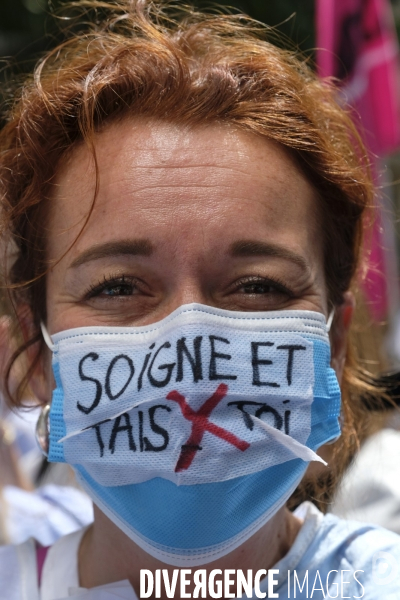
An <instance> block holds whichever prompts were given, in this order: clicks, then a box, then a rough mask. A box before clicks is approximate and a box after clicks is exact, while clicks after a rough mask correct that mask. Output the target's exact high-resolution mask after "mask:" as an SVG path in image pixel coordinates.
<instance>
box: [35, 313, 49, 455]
mask: <svg viewBox="0 0 400 600" xmlns="http://www.w3.org/2000/svg"><path fill="white" fill-rule="evenodd" d="M40 329H41V332H42V336H43V339H44V342H45V344H46V346H47V347H48V348H49V349H50V350H51V351H52V352H53V350H54V344H53V342H52V341H51V337H50V334H49V332H48V331H47V329H46V326H45V324H44V323H43V322H42V321H40ZM49 417H50V404H46V405H45V406H43V408H42V410H41V411H40V415H39V418H38V421H37V423H36V430H35V437H36V442H37V444H38V446H39V448H40V450H41V451H42V453H43V454H44V456H46V457H47V456H48V453H49V440H50V423H49Z"/></svg>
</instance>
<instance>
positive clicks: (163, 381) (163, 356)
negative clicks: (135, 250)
mask: <svg viewBox="0 0 400 600" xmlns="http://www.w3.org/2000/svg"><path fill="white" fill-rule="evenodd" d="M203 341H205V343H203ZM205 344H207V346H208V347H207V348H206V349H204V346H205ZM229 344H230V341H229V340H228V339H227V338H223V337H219V336H216V335H208V336H205V337H204V338H203V336H201V335H199V336H197V337H195V338H194V339H193V348H192V349H189V347H188V345H187V343H186V338H185V337H182V338H180V339H178V340H177V341H176V344H174V347H172V345H171V343H170V342H169V341H166V342H164V343H163V344H161V345H160V346H159V347H158V348H156V347H155V344H151V346H150V347H149V350H150V352H148V353H147V354H146V355H145V356H144V358H143V359H142V360H141V361H140V363H139V364H137V365H135V362H134V360H133V358H132V357H131V356H129V355H128V354H118V355H116V356H114V357H113V358H112V359H111V360H110V362H109V364H108V367H107V369H106V372H105V377H104V381H100V380H99V379H98V378H97V377H94V376H93V374H91V372H90V365H91V364H93V363H94V362H96V361H97V360H98V359H99V358H100V357H99V354H98V353H97V352H89V353H88V354H85V356H83V357H82V358H81V359H80V361H79V366H78V374H79V378H80V379H81V381H88V382H91V383H92V384H94V385H95V388H94V392H95V394H94V398H93V400H92V402H91V403H90V404H82V403H81V402H80V401H78V402H77V408H78V410H79V411H81V412H83V413H85V414H90V413H91V412H92V411H93V410H94V409H95V408H96V407H97V406H98V405H99V403H100V400H101V398H102V396H103V394H105V395H106V396H107V398H108V399H109V400H110V401H114V400H117V399H118V398H119V397H120V396H122V394H123V393H124V392H125V391H126V390H127V389H128V386H134V388H136V391H137V392H140V390H141V389H142V387H143V385H144V380H146V381H147V382H148V383H149V384H150V386H152V387H155V388H163V387H165V386H167V385H168V384H169V383H170V382H171V381H172V379H173V377H174V374H175V378H174V381H175V382H180V381H183V380H184V378H185V377H192V378H193V382H194V383H198V382H199V381H202V380H203V379H204V378H205V377H207V378H208V379H209V380H210V381H230V380H236V379H237V378H238V375H237V373H234V372H233V369H232V367H231V369H229V366H230V364H229V361H231V359H232V355H231V354H228V346H229ZM268 349H269V352H268V357H267V356H266V355H265V352H266V351H268ZM223 350H224V351H223ZM303 350H306V347H305V346H302V345H299V344H281V345H279V346H276V345H275V344H274V342H270V341H262V342H261V341H253V342H250V352H249V357H250V365H249V366H250V373H251V384H252V385H253V386H259V387H262V386H265V387H270V388H279V387H281V385H282V384H283V383H284V384H286V385H288V386H290V385H292V378H293V364H294V356H295V353H296V352H301V351H303ZM271 351H275V352H279V353H285V354H284V356H286V376H285V379H286V381H285V382H279V381H274V380H273V379H271V378H270V377H271V375H270V374H269V373H270V371H269V370H268V367H270V366H272V365H273V364H274V361H273V360H272V358H271ZM263 352H264V354H263ZM205 355H207V359H208V360H207V361H206V360H205V359H204V356H205ZM171 359H172V360H171ZM166 361H168V362H166ZM122 365H124V370H125V371H126V376H125V377H126V379H125V381H123V382H119V384H118V389H112V376H113V373H114V372H115V370H118V369H119V370H120V369H121V367H122ZM135 375H137V379H136V380H135ZM134 388H133V389H134Z"/></svg>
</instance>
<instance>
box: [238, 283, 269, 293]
mask: <svg viewBox="0 0 400 600" xmlns="http://www.w3.org/2000/svg"><path fill="white" fill-rule="evenodd" d="M242 289H243V292H244V293H245V294H271V293H274V292H276V291H277V289H276V287H275V288H274V286H273V285H271V284H267V283H250V284H247V285H244V286H242Z"/></svg>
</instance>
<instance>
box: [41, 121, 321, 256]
mask: <svg viewBox="0 0 400 600" xmlns="http://www.w3.org/2000/svg"><path fill="white" fill-rule="evenodd" d="M266 147H268V148H273V152H271V151H269V153H268V165H266V158H265V150H266ZM95 148H96V158H97V161H98V173H99V181H98V183H99V194H98V197H97V199H96V203H95V205H94V210H93V214H92V215H91V217H90V219H89V223H91V222H93V219H104V217H105V215H106V213H107V212H108V210H110V205H111V203H112V204H113V206H118V209H119V210H120V211H121V218H125V216H126V217H129V216H130V215H131V212H132V207H133V205H134V204H135V205H139V204H141V205H143V203H144V202H147V210H149V211H151V210H154V211H156V212H159V213H166V212H168V209H170V210H172V211H174V213H175V215H176V218H182V219H183V218H184V217H185V214H188V211H189V212H191V211H194V212H196V211H197V212H198V211H202V212H203V213H204V216H206V214H207V213H209V214H210V218H213V215H214V214H215V215H217V206H216V200H215V192H216V191H218V188H220V191H219V193H220V194H222V195H223V194H225V195H227V196H229V195H230V196H231V204H233V205H234V206H235V208H236V209H237V215H236V218H238V219H240V217H241V214H240V213H241V211H243V210H245V211H248V210H249V209H251V207H252V205H253V204H254V206H255V205H256V204H257V203H260V202H261V203H262V202H263V197H262V195H260V185H261V186H265V188H266V189H267V190H269V194H270V195H271V194H272V195H273V194H276V197H277V199H278V200H279V202H278V203H276V205H275V206H274V205H273V203H271V202H270V203H269V205H268V211H269V212H268V218H270V219H274V218H277V219H278V218H280V219H281V220H282V218H289V219H290V217H291V215H290V213H293V215H294V214H295V213H296V212H298V210H299V208H300V207H299V206H298V197H305V196H307V197H309V198H311V200H310V202H312V204H313V206H312V210H310V209H309V207H308V208H307V207H306V208H307V211H308V215H307V219H308V221H309V226H310V231H309V234H311V235H312V236H313V237H315V240H314V242H317V243H319V245H320V244H321V240H320V239H319V236H320V233H319V232H320V228H319V227H318V220H319V219H318V212H319V210H318V206H317V199H316V196H317V195H316V192H315V190H314V188H313V187H312V186H311V184H310V183H309V182H308V181H307V179H306V178H305V176H304V174H303V173H302V172H301V170H300V167H299V166H298V165H297V164H296V162H295V161H294V160H293V158H292V157H291V155H290V153H289V152H288V151H287V150H286V149H285V148H283V147H281V146H279V145H278V144H276V143H274V142H271V141H270V140H268V139H266V138H263V137H261V136H258V135H255V134H253V133H249V132H246V131H243V130H240V129H238V128H236V127H233V126H230V125H225V124H216V123H214V124H210V125H204V126H196V127H195V128H189V127H187V126H181V125H176V124H171V123H165V122H156V121H145V120H134V119H132V120H130V119H125V120H123V121H121V122H118V123H113V124H112V125H110V126H109V127H108V128H106V129H105V130H103V131H102V132H101V133H98V134H97V136H96V139H95ZM282 165H284V168H282ZM266 167H268V168H266ZM236 182H238V185H236ZM234 184H235V185H234ZM239 188H240V189H239ZM243 189H245V193H244V192H243ZM208 191H210V193H211V195H210V194H208ZM94 193H95V168H94V162H93V158H92V156H91V154H90V150H89V149H88V148H87V147H86V146H84V145H83V144H81V145H79V146H78V147H76V148H74V149H73V151H72V152H71V153H70V156H69V157H68V159H67V160H66V161H65V162H64V163H63V165H62V166H61V169H60V170H59V173H58V176H57V178H56V182H55V186H54V202H52V203H51V204H52V205H53V207H51V209H50V211H51V218H52V223H53V227H52V229H51V231H54V229H58V232H59V234H60V235H61V236H63V237H68V236H67V235H63V233H67V232H68V231H69V230H76V233H78V232H79V230H80V229H81V227H82V225H83V223H84V222H85V219H86V217H87V215H88V211H89V210H90V207H91V204H92V201H93V198H94ZM193 195H194V196H195V197H196V198H197V204H198V206H194V203H193ZM217 195H218V194H217ZM186 196H187V197H188V201H187V202H186V204H185V197H186ZM124 198H126V199H127V200H126V201H124ZM128 198H129V202H128ZM176 198H178V199H179V201H180V202H181V206H178V205H179V202H176ZM124 202H125V205H124ZM282 203H286V204H288V209H287V210H286V213H285V214H283V213H282V210H281V208H282V206H280V204H282ZM266 205H267V203H266ZM180 208H182V210H180ZM224 209H226V208H224ZM124 213H125V216H124V217H122V215H123V214H124ZM279 213H282V214H281V215H280V217H279ZM274 215H276V217H275V216H274ZM106 218H107V217H106ZM215 218H217V216H215ZM59 241H60V240H59ZM51 254H53V252H51Z"/></svg>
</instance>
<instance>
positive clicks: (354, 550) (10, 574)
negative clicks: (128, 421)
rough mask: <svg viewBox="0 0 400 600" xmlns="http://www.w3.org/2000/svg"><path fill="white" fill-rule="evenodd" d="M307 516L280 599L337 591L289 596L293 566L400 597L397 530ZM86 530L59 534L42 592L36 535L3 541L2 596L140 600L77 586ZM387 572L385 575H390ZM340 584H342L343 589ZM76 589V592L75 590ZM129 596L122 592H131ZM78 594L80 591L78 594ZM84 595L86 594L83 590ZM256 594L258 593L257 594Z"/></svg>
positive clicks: (368, 595) (305, 509) (316, 597)
mask: <svg viewBox="0 0 400 600" xmlns="http://www.w3.org/2000/svg"><path fill="white" fill-rule="evenodd" d="M295 514H296V516H298V517H300V518H304V524H303V526H302V527H301V529H300V532H299V534H298V536H297V538H296V540H295V542H294V544H293V546H292V547H291V549H290V550H289V552H288V554H287V555H286V556H284V557H283V559H282V560H280V561H279V562H278V563H277V564H276V565H275V566H274V567H272V568H274V569H279V575H278V576H275V578H278V581H279V584H278V587H277V588H275V590H274V591H276V592H277V593H279V598H280V600H284V599H285V598H293V597H296V598H297V599H298V600H304V599H305V598H313V600H322V599H323V598H329V597H332V598H334V597H337V598H340V595H338V596H336V595H335V594H336V593H337V588H336V587H335V586H336V585H337V581H339V580H338V579H337V578H336V579H335V577H333V578H331V580H330V583H331V584H332V585H331V587H330V588H329V592H330V596H328V595H325V593H323V592H318V591H317V592H316V593H314V594H313V595H310V592H311V588H309V589H308V591H307V589H306V588H304V589H303V592H299V591H298V590H297V594H296V596H294V594H293V592H292V594H291V595H290V596H289V595H288V570H289V571H291V572H292V573H293V571H294V570H296V571H297V573H298V575H299V578H300V579H301V580H302V579H303V575H304V573H305V571H306V570H307V571H308V572H309V576H310V577H309V579H310V581H311V582H312V581H313V580H314V575H315V573H316V572H317V571H318V570H319V572H320V573H321V576H322V579H323V580H325V579H326V575H327V573H328V572H329V571H330V570H332V569H333V570H336V571H337V574H338V577H340V573H341V571H342V570H347V571H348V572H350V573H351V571H355V570H361V571H363V573H362V574H360V573H359V575H358V577H359V579H360V581H361V582H362V584H363V586H364V595H362V596H361V593H362V589H361V587H360V586H359V585H358V584H355V583H354V581H353V582H352V584H351V586H352V587H350V586H349V585H347V586H346V587H345V595H344V596H342V597H351V598H353V597H362V598H363V600H399V598H400V593H399V590H400V537H399V536H397V535H396V534H394V533H392V532H390V531H386V530H384V529H381V528H379V527H374V526H370V525H366V524H360V523H355V522H348V521H343V520H341V519H339V518H338V517H336V516H334V515H326V516H324V515H322V513H320V512H319V511H318V510H317V509H316V508H315V506H313V505H312V504H310V503H309V502H305V503H304V504H302V505H301V506H300V507H299V508H298V509H297V510H296V512H295ZM82 534H83V531H80V532H75V533H72V534H70V535H68V536H66V537H64V538H62V539H60V540H59V541H58V542H56V544H55V545H54V546H53V547H52V548H51V550H50V551H49V553H48V555H47V557H46V561H45V565H44V569H43V578H42V593H41V596H39V592H38V591H37V583H36V577H37V565H36V554H35V547H34V544H33V541H32V540H28V542H25V544H22V545H20V546H4V547H2V548H0V600H69V598H76V600H120V599H121V600H122V599H124V600H137V596H136V595H135V593H134V592H133V590H132V588H131V590H129V587H128V586H127V584H126V582H119V583H117V584H110V585H108V586H101V587H98V588H93V589H91V590H88V591H87V592H86V594H85V592H84V591H83V590H82V591H81V590H79V588H78V590H79V591H78V590H77V587H78V566H77V554H78V548H79V544H80V540H81V538H82ZM379 553H386V554H389V553H390V555H391V556H392V557H393V560H394V563H395V564H397V565H399V570H398V574H396V578H395V579H392V581H391V582H390V583H389V584H388V585H385V584H383V583H382V581H379V573H378V574H376V573H375V574H374V568H373V567H374V559H375V556H376V555H377V554H379ZM385 575H386V574H385ZM260 588H261V591H263V592H266V591H267V578H265V579H264V580H263V581H262V582H261V585H260ZM339 589H340V588H339ZM70 590H71V594H72V596H71V595H69V594H70ZM129 593H130V595H123V594H129ZM74 594H75V595H74ZM82 594H83V595H82ZM253 597H254V598H255V597H256V596H255V595H253Z"/></svg>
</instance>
